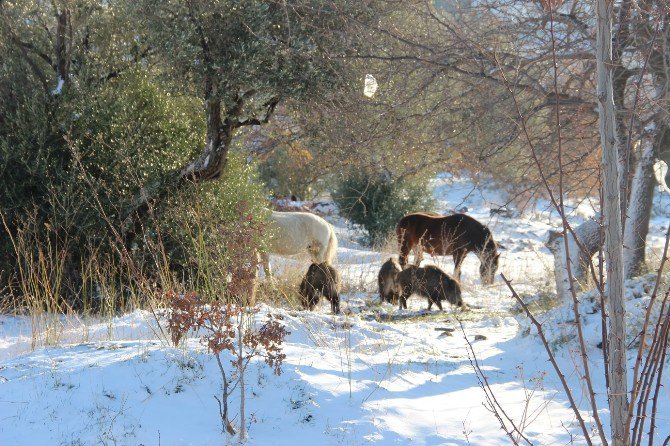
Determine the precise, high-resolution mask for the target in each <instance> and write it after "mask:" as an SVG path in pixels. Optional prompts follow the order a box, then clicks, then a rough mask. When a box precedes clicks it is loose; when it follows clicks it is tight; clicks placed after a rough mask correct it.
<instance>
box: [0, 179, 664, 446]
mask: <svg viewBox="0 0 670 446" xmlns="http://www.w3.org/2000/svg"><path fill="white" fill-rule="evenodd" d="M433 183H434V184H433V190H434V194H435V198H436V200H437V202H438V208H437V209H435V210H436V211H438V212H445V213H446V212H451V211H452V210H454V209H461V208H463V207H464V206H465V207H467V209H468V213H469V214H470V215H472V216H474V217H475V218H477V219H479V220H480V221H482V222H484V223H486V224H488V225H489V226H490V227H491V229H492V231H493V233H494V235H495V237H496V239H497V240H498V241H499V242H501V243H502V244H503V245H505V247H506V250H505V251H503V254H502V257H501V265H500V271H502V272H504V273H505V275H506V276H507V277H508V278H511V279H512V280H513V283H514V285H515V287H516V289H517V291H518V292H519V294H521V295H524V296H534V298H535V299H538V298H541V297H542V296H548V295H549V294H550V292H551V290H552V287H553V275H552V271H551V268H552V265H553V261H552V258H551V256H550V254H549V252H548V251H547V249H546V248H545V247H544V244H543V242H544V240H545V239H546V236H547V235H546V232H547V230H548V229H556V228H557V227H558V222H557V218H556V215H555V213H551V212H548V211H547V209H545V208H543V205H542V204H541V203H540V204H539V205H538V206H537V207H536V208H535V209H534V210H528V209H527V210H526V212H525V213H524V215H523V216H516V217H514V218H507V217H502V216H496V217H493V218H492V217H490V215H489V209H490V208H491V207H497V206H499V205H502V204H504V203H505V201H506V200H505V198H504V197H503V196H501V195H500V194H499V193H498V192H497V191H495V190H491V189H486V188H480V187H476V186H475V185H474V184H473V182H472V181H470V180H467V179H458V178H454V177H452V176H449V175H444V176H441V177H438V178H436V179H435V180H434V181H433ZM579 212H580V209H577V210H576V211H575V213H576V215H577V214H579ZM668 215H670V200H669V199H668V198H667V197H658V198H657V200H656V207H655V211H654V218H653V221H652V228H651V232H652V234H651V236H650V245H652V246H654V247H656V248H657V249H658V248H659V247H660V244H661V243H662V240H663V232H664V230H665V229H666V225H667V224H668ZM328 218H329V220H330V221H331V222H333V223H334V224H335V226H336V231H337V234H338V238H339V245H340V247H339V250H338V263H337V266H338V269H339V270H340V271H341V272H342V274H343V278H344V279H343V281H344V293H343V303H342V309H343V312H344V314H343V315H340V316H333V315H331V314H329V306H328V305H327V302H322V304H321V305H320V306H319V308H318V310H317V311H316V312H313V313H309V312H304V311H298V310H293V309H286V308H269V307H267V306H263V307H262V312H272V313H275V314H280V315H281V316H282V317H283V320H284V322H285V323H286V325H287V326H288V329H289V330H290V331H291V334H290V335H289V337H288V339H287V342H286V344H285V353H286V355H287V358H286V360H285V363H284V366H283V370H284V372H283V373H282V375H281V376H274V375H273V374H272V372H271V371H270V370H269V369H268V368H267V367H266V366H265V365H264V364H263V363H262V362H258V363H254V364H253V365H252V367H251V369H250V371H249V376H248V383H247V384H248V387H247V395H248V397H247V398H248V400H247V420H249V435H250V438H249V444H253V445H268V444H272V445H273V446H280V445H291V446H294V445H301V444H314V445H365V444H375V445H398V444H417V445H467V444H471V445H502V444H510V440H509V438H507V437H506V435H505V433H504V431H502V430H501V429H500V427H499V424H498V422H497V421H496V419H495V417H494V416H493V415H492V414H491V413H490V412H489V411H488V410H487V408H486V407H485V402H486V399H485V394H484V392H483V391H482V389H481V388H480V387H479V383H478V379H477V376H476V374H475V371H474V369H473V367H472V365H471V359H472V356H471V355H469V353H468V341H469V342H470V343H471V345H472V347H473V349H474V352H475V354H476V358H477V360H478V361H479V364H480V367H481V369H482V370H483V371H484V373H485V374H486V377H487V379H488V381H489V384H490V386H491V388H492V390H493V392H494V393H495V396H496V398H497V400H498V402H499V403H500V404H501V405H502V406H503V407H504V408H505V410H506V411H507V414H508V415H509V416H510V417H512V418H513V419H514V420H516V421H517V422H518V424H519V426H521V427H522V429H523V431H524V434H525V435H526V436H527V437H528V438H529V439H531V440H532V441H533V442H534V443H535V444H538V445H553V444H556V445H559V444H560V445H564V444H570V443H571V441H572V443H573V444H584V441H583V439H582V437H581V435H580V431H579V427H578V425H577V423H576V420H575V417H574V414H573V413H572V411H571V409H570V407H569V404H568V403H567V398H566V397H565V395H564V394H563V392H562V391H561V386H560V382H559V381H558V379H557V377H556V375H555V373H554V372H553V370H552V368H551V365H550V363H549V362H548V361H547V357H546V354H545V352H544V350H543V348H542V345H541V343H540V341H539V339H538V337H537V336H536V335H535V333H534V331H532V330H531V329H530V327H529V324H528V322H527V320H525V318H523V317H522V316H519V315H518V309H517V308H516V305H515V304H514V301H513V300H512V298H511V297H510V294H509V292H508V290H507V288H506V287H505V285H504V284H503V283H502V282H501V281H500V279H497V280H496V282H495V284H494V285H491V286H482V285H481V284H480V280H479V277H478V273H477V271H478V266H479V265H478V261H477V259H476V258H475V256H474V255H470V256H469V257H468V258H467V259H466V261H465V264H464V268H463V277H462V279H463V280H462V284H463V290H464V294H463V299H464V300H465V301H466V302H467V303H468V305H470V306H471V307H473V310H471V311H470V312H465V313H463V312H461V311H460V310H457V309H454V308H446V309H445V311H444V312H442V313H440V312H437V311H433V312H431V313H426V312H425V311H424V309H425V308H426V307H427V303H426V301H425V300H424V299H420V298H417V297H414V298H412V300H410V302H409V309H408V310H404V311H399V310H397V308H395V307H392V306H390V305H388V304H385V305H383V306H379V305H378V304H377V302H378V295H377V292H376V276H377V271H378V269H379V267H380V265H381V264H382V263H383V262H384V261H385V260H386V259H387V258H388V257H389V256H390V255H392V254H396V255H397V253H394V252H392V251H391V250H388V251H386V252H379V251H371V250H370V249H369V248H366V247H364V246H362V245H361V243H359V240H360V238H361V233H360V231H357V230H356V229H355V228H351V227H349V226H348V225H347V223H346V221H344V220H343V219H341V218H339V217H337V216H334V215H333V216H330V217H328ZM576 218H579V217H576ZM426 261H427V262H433V261H434V262H435V263H437V264H438V265H441V266H443V267H444V268H445V269H446V271H447V272H451V271H452V268H453V264H452V261H451V258H444V259H442V258H437V259H431V258H430V257H428V258H426ZM652 261H653V260H652ZM272 262H273V264H274V265H275V266H276V270H277V271H278V273H279V274H282V273H284V274H288V272H289V270H291V269H293V270H299V271H302V270H306V268H307V264H306V263H305V262H297V261H296V260H295V259H291V260H286V259H281V258H276V257H273V259H272ZM650 280H651V279H650V277H644V278H642V279H639V280H637V281H635V282H631V283H630V284H629V293H628V296H629V298H630V301H629V302H628V309H629V314H630V320H629V323H630V326H631V327H635V324H636V323H638V321H639V318H640V315H641V314H642V312H643V311H644V308H645V303H646V302H648V294H649V292H650V287H649V283H650ZM665 286H667V285H665ZM584 301H585V302H589V295H587V296H585V297H584ZM592 309H593V305H590V306H589V305H585V309H584V322H585V332H586V335H587V344H588V352H589V358H590V366H591V370H592V372H593V374H594V377H595V378H594V384H595V390H596V392H597V400H598V403H599V406H600V408H601V410H600V412H599V413H600V416H601V417H602V419H603V420H604V421H605V423H607V420H608V411H607V401H606V396H605V395H604V382H603V379H602V378H601V375H602V352H601V350H600V349H599V348H598V347H597V344H598V342H599V341H600V339H599V327H600V325H599V324H600V315H599V314H598V313H595V314H591V313H593V311H591V310H592ZM570 318H571V316H570V314H569V313H568V312H567V311H566V310H565V308H564V307H559V308H556V309H554V310H552V311H550V312H547V313H545V314H544V315H543V320H546V321H547V322H546V325H547V326H549V327H550V329H549V331H548V335H549V338H550V342H551V343H552V345H553V346H554V348H555V353H556V355H557V359H558V361H559V362H560V364H561V366H562V367H563V369H564V372H565V374H566V378H567V379H568V382H569V384H570V386H571V388H572V389H573V391H574V392H575V393H576V398H577V401H578V404H579V405H580V407H581V408H582V409H584V410H586V408H587V395H586V394H585V393H583V392H582V390H581V389H582V387H583V386H582V384H581V383H580V380H579V377H578V375H577V373H576V372H575V368H574V364H575V363H577V362H578V357H577V355H576V352H575V346H574V344H573V339H574V336H573V333H572V330H573V328H574V327H573V326H572V324H570ZM61 323H62V329H61V331H60V332H59V333H58V339H59V342H58V345H57V346H49V347H44V346H43V344H44V342H45V339H43V338H39V337H38V339H36V343H37V345H35V347H36V348H35V349H34V350H32V347H33V345H32V344H33V341H34V340H33V336H32V335H31V334H32V328H31V322H30V320H28V319H24V318H17V317H9V316H2V317H0V446H5V445H37V444H41V445H42V444H43V445H93V444H103V445H112V444H115V445H146V446H148V445H214V444H216V445H220V444H227V443H234V442H235V439H231V438H230V437H228V436H227V435H226V434H222V433H221V428H220V422H219V419H218V406H217V402H216V400H215V399H214V397H213V396H214V395H219V394H220V385H221V384H220V377H219V372H218V369H217V364H216V361H215V360H214V359H213V358H212V357H211V355H209V354H208V353H207V351H206V349H205V348H204V347H203V346H202V345H201V343H200V341H199V339H198V338H196V337H193V338H190V339H188V340H187V342H186V345H184V346H182V347H179V348H174V347H171V346H170V345H169V343H168V342H166V341H165V340H164V339H163V338H162V336H161V335H160V329H159V327H158V325H157V323H156V320H155V318H154V316H153V315H152V314H150V313H148V312H142V311H138V312H135V313H132V314H128V315H125V316H122V317H118V318H114V319H111V320H88V321H81V320H73V319H71V318H70V319H66V318H63V319H62V320H61ZM461 327H462V328H461ZM633 332H634V330H633V329H631V333H633ZM466 337H467V341H466ZM633 354H634V352H633V351H631V352H630V357H631V360H632V359H633ZM669 381H670V380H668V379H667V378H666V379H665V383H666V386H665V388H664V389H663V390H662V395H661V401H660V404H661V408H660V409H659V414H660V419H659V421H658V431H657V436H656V437H657V438H656V441H657V443H658V444H661V443H662V442H663V440H664V439H665V438H666V437H667V436H668V435H670V385H669V384H670V382H669ZM236 397H237V393H235V394H234V395H233V396H232V398H231V404H232V407H231V410H232V411H233V416H234V417H235V416H236V414H237V403H236ZM583 414H584V416H585V419H586V421H587V422H590V421H591V419H590V417H589V416H588V413H587V411H584V412H583ZM236 421H237V418H236V419H235V420H234V422H236ZM594 440H596V441H597V439H594Z"/></svg>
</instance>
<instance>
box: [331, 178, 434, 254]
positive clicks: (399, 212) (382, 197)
mask: <svg viewBox="0 0 670 446" xmlns="http://www.w3.org/2000/svg"><path fill="white" fill-rule="evenodd" d="M333 199H334V200H335V202H336V203H337V205H338V206H339V208H340V214H341V215H342V216H344V217H347V218H348V219H349V220H351V221H352V222H354V223H357V224H360V225H361V226H363V227H364V228H365V230H366V231H367V233H368V238H369V242H370V243H372V244H374V245H376V244H380V243H382V242H383V241H384V240H385V238H386V237H387V236H388V234H389V233H390V232H391V231H393V230H394V229H395V226H396V224H397V223H398V220H400V218H402V216H403V215H405V214H408V213H410V212H417V211H425V210H428V209H430V208H431V207H432V205H433V199H432V195H431V193H430V192H429V190H428V187H427V183H426V181H422V180H420V179H415V180H413V181H410V180H405V179H403V180H392V179H389V178H385V177H384V176H382V175H374V174H373V175H369V174H365V173H354V174H349V175H347V176H345V177H344V178H343V179H342V180H341V181H340V183H339V184H338V185H337V187H336V190H335V192H334V193H333Z"/></svg>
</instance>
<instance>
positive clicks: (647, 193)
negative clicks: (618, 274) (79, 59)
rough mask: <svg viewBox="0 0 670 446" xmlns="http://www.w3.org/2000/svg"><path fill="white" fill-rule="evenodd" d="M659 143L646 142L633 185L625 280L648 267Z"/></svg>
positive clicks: (627, 231)
mask: <svg viewBox="0 0 670 446" xmlns="http://www.w3.org/2000/svg"><path fill="white" fill-rule="evenodd" d="M656 143H657V142H656V141H651V140H647V141H645V143H644V148H643V149H642V154H641V156H640V159H639V161H638V163H637V168H636V169H635V175H634V176H633V181H632V183H631V192H630V200H629V204H628V210H627V213H626V225H625V228H624V238H623V240H624V243H623V256H624V274H625V276H624V277H625V278H626V279H629V278H631V277H634V276H636V275H639V274H640V273H641V272H642V267H643V266H644V263H645V248H646V240H647V234H648V233H649V218H650V216H651V207H652V200H653V197H654V184H655V182H656V180H655V178H654V162H655V160H656Z"/></svg>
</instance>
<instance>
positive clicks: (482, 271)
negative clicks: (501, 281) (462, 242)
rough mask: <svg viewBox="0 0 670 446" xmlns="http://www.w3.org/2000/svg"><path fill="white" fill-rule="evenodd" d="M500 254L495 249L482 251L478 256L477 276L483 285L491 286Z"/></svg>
mask: <svg viewBox="0 0 670 446" xmlns="http://www.w3.org/2000/svg"><path fill="white" fill-rule="evenodd" d="M499 258H500V253H499V252H498V250H497V249H492V250H490V251H484V252H482V253H481V254H480V256H479V260H480V265H479V275H480V277H481V278H482V283H483V284H484V285H491V284H492V283H493V279H494V276H495V274H496V271H498V259H499Z"/></svg>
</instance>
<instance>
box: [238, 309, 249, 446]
mask: <svg viewBox="0 0 670 446" xmlns="http://www.w3.org/2000/svg"><path fill="white" fill-rule="evenodd" d="M237 347H238V351H237V361H238V362H237V370H238V373H239V380H240V381H239V383H240V437H239V440H240V443H242V442H244V440H246V438H247V430H246V426H245V424H246V421H245V419H244V398H245V395H244V308H241V311H240V321H239V323H238V325H237Z"/></svg>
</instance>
